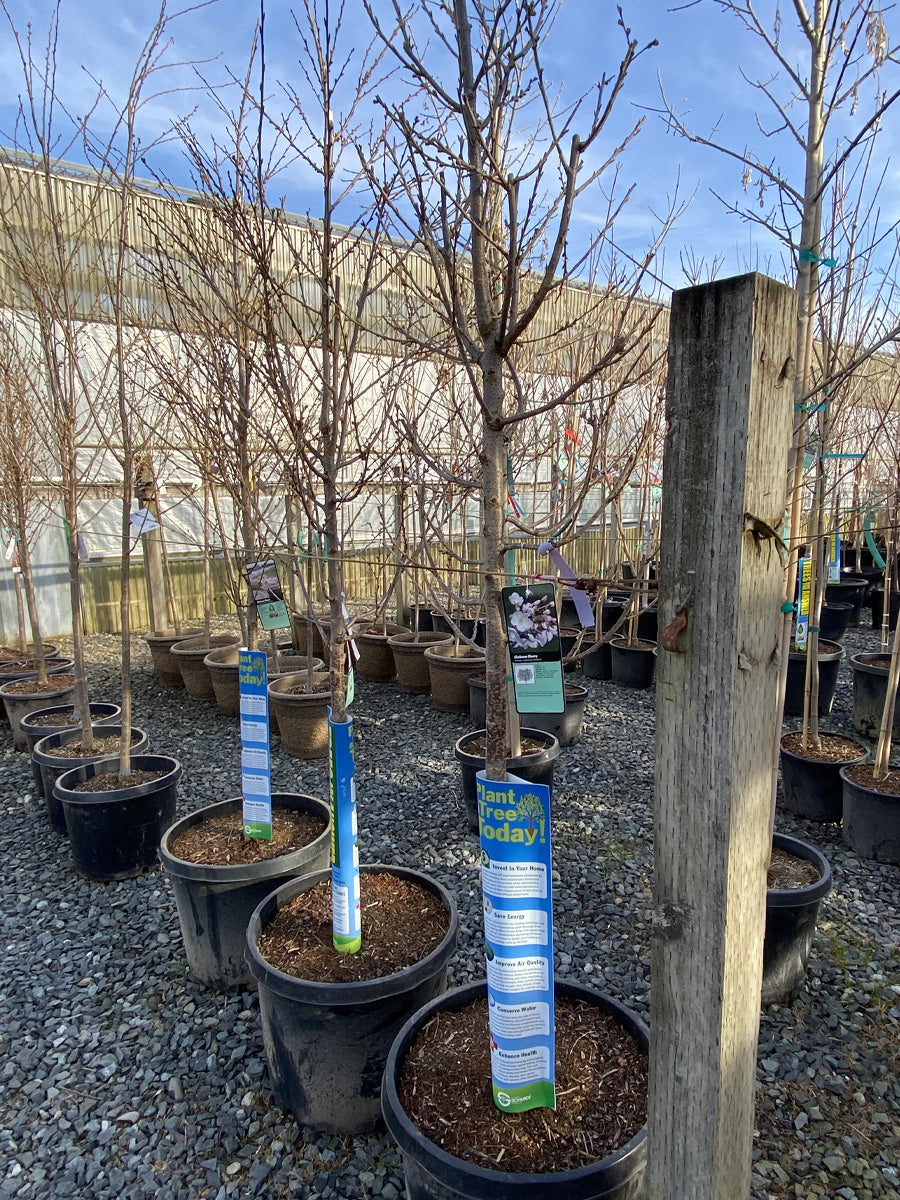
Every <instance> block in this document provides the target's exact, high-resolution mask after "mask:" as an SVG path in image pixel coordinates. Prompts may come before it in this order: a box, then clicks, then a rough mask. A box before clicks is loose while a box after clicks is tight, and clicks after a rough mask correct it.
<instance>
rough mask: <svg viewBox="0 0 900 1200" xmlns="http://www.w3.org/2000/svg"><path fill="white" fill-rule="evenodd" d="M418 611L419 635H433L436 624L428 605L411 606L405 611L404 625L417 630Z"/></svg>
mask: <svg viewBox="0 0 900 1200" xmlns="http://www.w3.org/2000/svg"><path fill="white" fill-rule="evenodd" d="M416 610H418V614H419V633H431V632H432V631H433V630H434V623H433V621H432V619H431V608H430V606H429V605H427V604H410V605H408V607H407V608H405V609H404V610H403V624H404V625H405V626H406V627H407V628H408V629H415V627H416V626H415V616H416Z"/></svg>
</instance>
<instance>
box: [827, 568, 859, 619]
mask: <svg viewBox="0 0 900 1200" xmlns="http://www.w3.org/2000/svg"><path fill="white" fill-rule="evenodd" d="M868 586H869V585H868V581H867V580H865V579H857V578H854V577H853V576H847V577H845V578H843V579H839V580H837V579H835V580H832V582H831V583H826V585H825V602H826V604H849V605H850V608H851V610H852V611H851V613H850V626H851V628H853V629H855V628H856V627H857V625H859V618H860V614H861V613H862V606H863V601H864V600H865V598H866V588H867V587H868Z"/></svg>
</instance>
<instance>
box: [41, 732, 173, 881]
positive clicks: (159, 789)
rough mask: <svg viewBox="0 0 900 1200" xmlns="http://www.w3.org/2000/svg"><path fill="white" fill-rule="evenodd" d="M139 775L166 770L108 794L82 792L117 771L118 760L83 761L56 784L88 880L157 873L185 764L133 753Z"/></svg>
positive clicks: (78, 863) (80, 868) (76, 861)
mask: <svg viewBox="0 0 900 1200" xmlns="http://www.w3.org/2000/svg"><path fill="white" fill-rule="evenodd" d="M131 766H132V769H133V770H136V771H163V772H164V774H163V775H162V776H160V778H159V779H152V780H148V781H147V782H145V783H137V784H133V785H132V786H131V787H117V788H113V789H112V790H111V791H107V792H79V791H77V790H76V788H77V785H78V784H79V783H84V782H86V781H87V780H89V779H93V778H94V776H95V775H101V774H103V773H104V772H106V771H117V770H118V769H119V759H118V758H114V759H99V760H97V761H94V762H89V763H82V764H81V765H80V766H77V767H75V768H74V769H73V770H71V771H66V772H65V774H63V775H60V777H59V778H58V779H57V780H56V783H55V784H54V786H53V791H54V795H55V796H56V798H57V800H59V802H60V803H61V804H62V806H63V811H64V813H65V817H66V828H67V829H68V831H69V847H70V849H71V851H72V862H73V863H74V865H75V869H76V870H77V871H78V872H79V873H80V874H81V875H85V876H86V877H87V878H88V879H99V880H113V879H131V878H132V876H134V875H142V874H143V873H144V872H145V871H150V870H152V869H153V868H154V867H155V866H156V864H157V862H158V857H157V853H158V850H159V842H160V838H161V837H162V835H163V832H164V831H165V829H166V827H167V826H169V825H171V823H172V821H173V820H174V817H175V801H176V797H177V792H178V781H179V779H180V778H181V763H180V762H179V761H178V759H177V758H169V757H168V755H165V754H133V755H132V756H131Z"/></svg>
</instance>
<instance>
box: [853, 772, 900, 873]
mask: <svg viewBox="0 0 900 1200" xmlns="http://www.w3.org/2000/svg"><path fill="white" fill-rule="evenodd" d="M873 770H874V763H855V764H854V765H852V766H848V767H843V768H842V770H841V779H842V781H843V785H844V825H843V830H842V834H843V839H844V842H845V844H846V845H847V846H849V847H850V849H851V850H852V851H853V852H854V854H858V855H859V856H860V858H867V859H872V860H873V861H875V862H883V863H894V864H897V863H900V767H898V766H897V765H896V764H892V765H891V768H890V770H889V771H888V773H887V775H886V776H885V778H884V779H875V778H874V776H873V774H872V772H873Z"/></svg>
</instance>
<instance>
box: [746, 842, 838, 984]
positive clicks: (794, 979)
mask: <svg viewBox="0 0 900 1200" xmlns="http://www.w3.org/2000/svg"><path fill="white" fill-rule="evenodd" d="M772 847H773V849H775V850H784V851H785V852H786V853H787V854H793V855H794V857H795V858H803V859H806V861H807V862H811V863H813V865H814V866H815V867H816V868H817V869H818V872H819V878H818V879H817V880H816V882H815V883H811V884H808V885H807V886H806V887H802V888H785V889H781V888H769V889H768V890H767V891H766V933H765V940H764V941H763V979H762V1003H763V1005H767V1004H790V1003H791V1002H792V1001H793V1000H794V999H796V997H797V996H798V995H799V993H800V989H801V988H802V987H803V981H804V979H805V978H806V969H807V966H808V965H809V952H810V949H811V948H812V940H813V934H814V933H815V931H816V919H817V917H818V915H819V905H820V904H821V902H822V900H823V899H824V898H825V897H826V896H827V895H828V893H829V892H830V891H831V883H832V879H831V867H830V865H829V863H828V860H827V858H826V857H825V855H824V854H822V853H821V852H820V851H819V850H817V849H816V848H815V846H810V845H809V844H808V843H807V842H801V841H800V839H799V838H793V837H787V836H786V835H785V834H782V833H775V834H773V835H772Z"/></svg>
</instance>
